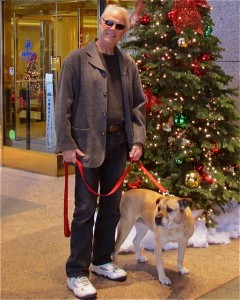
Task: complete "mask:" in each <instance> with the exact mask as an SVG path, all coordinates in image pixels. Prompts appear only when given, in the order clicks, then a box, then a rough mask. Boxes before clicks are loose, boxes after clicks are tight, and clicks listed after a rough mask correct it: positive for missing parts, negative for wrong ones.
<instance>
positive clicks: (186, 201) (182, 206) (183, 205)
mask: <svg viewBox="0 0 240 300" xmlns="http://www.w3.org/2000/svg"><path fill="white" fill-rule="evenodd" d="M178 203H179V206H180V211H184V209H185V208H186V207H188V206H189V204H190V203H192V199H191V198H182V199H180V200H178Z"/></svg>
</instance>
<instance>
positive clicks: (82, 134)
mask: <svg viewBox="0 0 240 300" xmlns="http://www.w3.org/2000/svg"><path fill="white" fill-rule="evenodd" d="M90 130H91V129H90V128H84V129H81V128H76V127H72V137H73V139H74V140H75V142H76V144H77V146H78V149H79V150H81V151H82V152H83V153H85V156H84V157H83V158H82V160H83V161H86V160H88V159H89V155H88V152H89V146H90V145H89V144H90Z"/></svg>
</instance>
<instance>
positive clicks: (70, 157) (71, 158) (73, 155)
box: [62, 149, 85, 164]
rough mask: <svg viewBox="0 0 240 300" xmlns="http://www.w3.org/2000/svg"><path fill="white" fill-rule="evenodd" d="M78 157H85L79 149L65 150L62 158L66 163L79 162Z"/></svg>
mask: <svg viewBox="0 0 240 300" xmlns="http://www.w3.org/2000/svg"><path fill="white" fill-rule="evenodd" d="M77 155H79V156H85V154H84V153H83V152H82V151H80V150H79V149H72V150H65V151H63V152H62V156H63V159H64V161H65V162H72V163H74V164H75V163H76V162H77Z"/></svg>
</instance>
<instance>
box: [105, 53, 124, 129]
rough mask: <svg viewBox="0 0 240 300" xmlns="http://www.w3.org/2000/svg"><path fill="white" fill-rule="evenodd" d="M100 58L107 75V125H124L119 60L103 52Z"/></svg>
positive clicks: (115, 56)
mask: <svg viewBox="0 0 240 300" xmlns="http://www.w3.org/2000/svg"><path fill="white" fill-rule="evenodd" d="M99 56H100V58H101V60H102V63H103V65H104V67H105V70H106V73H107V94H108V97H107V99H108V100H107V101H108V108H107V124H108V125H120V124H123V123H124V108H123V97H122V85H121V75H120V68H119V62H118V58H117V55H115V54H114V55H108V54H104V53H101V52H99Z"/></svg>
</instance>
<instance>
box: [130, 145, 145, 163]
mask: <svg viewBox="0 0 240 300" xmlns="http://www.w3.org/2000/svg"><path fill="white" fill-rule="evenodd" d="M142 152H143V146H142V144H140V143H137V144H134V145H133V146H132V149H131V151H130V152H129V157H130V158H131V159H132V160H135V161H137V160H139V159H140V157H141V156H142Z"/></svg>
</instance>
